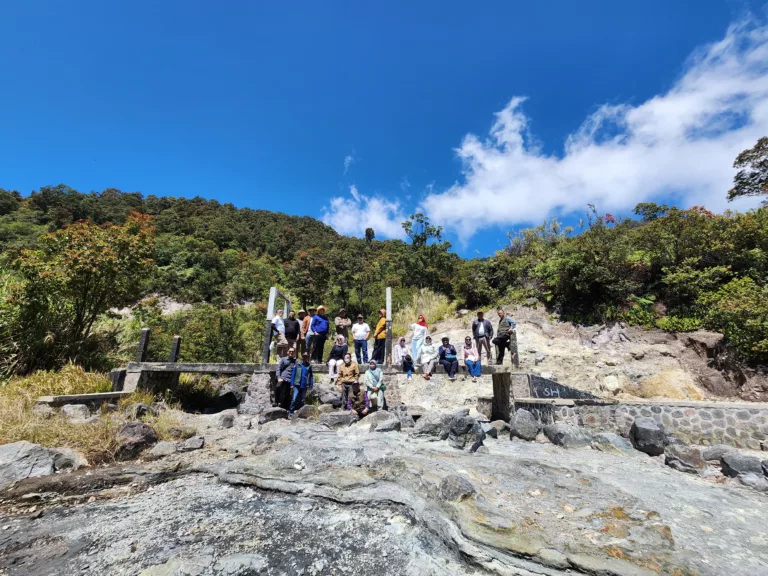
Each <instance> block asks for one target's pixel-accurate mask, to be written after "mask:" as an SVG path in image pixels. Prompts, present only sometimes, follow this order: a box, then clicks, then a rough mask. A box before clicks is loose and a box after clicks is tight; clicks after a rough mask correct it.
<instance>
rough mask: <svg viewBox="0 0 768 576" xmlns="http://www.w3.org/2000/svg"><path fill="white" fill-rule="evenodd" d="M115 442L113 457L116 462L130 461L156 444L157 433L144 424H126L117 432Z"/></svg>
mask: <svg viewBox="0 0 768 576" xmlns="http://www.w3.org/2000/svg"><path fill="white" fill-rule="evenodd" d="M116 441H117V451H116V453H115V457H116V458H117V459H118V460H130V459H131V458H136V456H138V455H139V453H140V452H141V451H142V450H144V449H145V448H147V447H148V446H151V445H152V444H154V443H155V442H157V433H156V432H155V431H154V429H153V428H152V427H151V426H149V425H147V424H145V423H144V422H126V423H125V424H123V426H122V427H121V428H120V430H119V431H118V433H117V437H116Z"/></svg>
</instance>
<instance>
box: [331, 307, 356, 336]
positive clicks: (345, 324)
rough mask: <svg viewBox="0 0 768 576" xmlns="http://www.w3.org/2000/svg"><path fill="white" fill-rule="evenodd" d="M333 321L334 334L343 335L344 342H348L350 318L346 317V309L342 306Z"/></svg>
mask: <svg viewBox="0 0 768 576" xmlns="http://www.w3.org/2000/svg"><path fill="white" fill-rule="evenodd" d="M333 323H334V324H335V325H336V334H341V335H342V336H344V342H349V327H350V326H352V320H351V319H349V318H347V311H346V310H345V309H344V308H342V309H341V310H339V315H338V316H336V318H335V319H334V321H333Z"/></svg>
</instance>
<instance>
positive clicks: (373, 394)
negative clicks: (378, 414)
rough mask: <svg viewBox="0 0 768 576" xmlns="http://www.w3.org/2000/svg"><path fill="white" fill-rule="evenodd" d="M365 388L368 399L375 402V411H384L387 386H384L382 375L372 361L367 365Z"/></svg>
mask: <svg viewBox="0 0 768 576" xmlns="http://www.w3.org/2000/svg"><path fill="white" fill-rule="evenodd" d="M365 388H366V391H367V392H368V398H371V399H375V400H376V409H377V410H384V391H385V390H386V389H387V385H386V384H384V373H383V372H382V371H381V368H379V367H378V366H377V365H376V362H374V361H373V360H371V361H370V363H369V364H368V370H366V371H365Z"/></svg>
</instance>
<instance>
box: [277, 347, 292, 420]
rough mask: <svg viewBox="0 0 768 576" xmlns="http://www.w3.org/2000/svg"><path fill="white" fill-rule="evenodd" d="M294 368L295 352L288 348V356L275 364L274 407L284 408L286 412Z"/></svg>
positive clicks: (289, 399) (289, 400)
mask: <svg viewBox="0 0 768 576" xmlns="http://www.w3.org/2000/svg"><path fill="white" fill-rule="evenodd" d="M295 366H296V351H295V350H294V349H293V348H289V349H288V356H286V357H285V358H280V361H279V362H278V363H277V371H276V376H277V385H276V386H275V406H279V407H280V408H285V409H286V410H287V409H288V407H289V406H290V402H291V395H290V392H291V390H290V388H291V376H292V375H293V368H294V367H295Z"/></svg>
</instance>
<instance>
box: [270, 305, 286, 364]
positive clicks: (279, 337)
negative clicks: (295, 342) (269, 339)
mask: <svg viewBox="0 0 768 576" xmlns="http://www.w3.org/2000/svg"><path fill="white" fill-rule="evenodd" d="M272 333H273V334H274V335H275V342H276V351H277V356H278V358H285V357H286V356H287V355H288V348H289V346H288V340H287V339H286V338H285V321H284V320H283V311H282V310H278V311H277V314H275V317H274V318H272Z"/></svg>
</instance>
